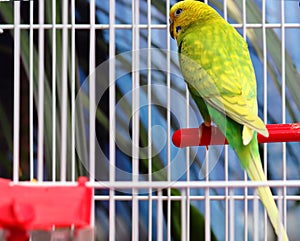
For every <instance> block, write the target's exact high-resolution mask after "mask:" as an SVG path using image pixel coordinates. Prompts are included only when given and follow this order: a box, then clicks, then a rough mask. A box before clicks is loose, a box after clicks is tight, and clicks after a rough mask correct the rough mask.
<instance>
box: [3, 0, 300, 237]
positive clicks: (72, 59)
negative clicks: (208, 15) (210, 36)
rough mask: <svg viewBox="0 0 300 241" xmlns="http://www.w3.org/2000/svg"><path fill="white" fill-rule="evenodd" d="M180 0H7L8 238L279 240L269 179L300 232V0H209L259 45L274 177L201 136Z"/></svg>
mask: <svg viewBox="0 0 300 241" xmlns="http://www.w3.org/2000/svg"><path fill="white" fill-rule="evenodd" d="M176 2H177V1H176V0H164V1H161V0H89V1H86V0H81V1H75V0H69V1H56V0H47V1H45V0H29V1H25V0H20V1H17V0H7V1H4V0H0V29H1V34H0V53H1V54H0V62H1V68H0V70H1V77H0V80H1V87H0V90H1V95H0V99H1V102H0V113H1V114H0V115H1V118H0V126H1V128H0V129H1V132H0V140H1V145H0V148H1V149H0V154H1V161H0V177H2V178H6V179H3V180H0V193H1V194H0V210H1V211H0V227H1V231H0V240H5V239H6V240H28V239H30V240H36V241H38V240H78V241H79V240H99V241H100V240H110V241H115V240H122V241H123V240H149V241H150V240H158V241H160V240H167V241H171V240H173V241H175V240H182V241H184V240H205V241H209V240H225V241H229V240H230V241H233V240H264V241H267V240H275V239H276V235H275V233H274V231H273V229H272V227H271V225H270V222H269V220H268V216H267V214H266V211H265V210H264V208H263V206H262V205H261V202H260V200H259V196H258V194H257V188H258V187H261V186H266V185H267V186H270V187H271V189H272V193H273V197H274V199H275V201H276V204H277V207H278V210H279V214H280V215H279V216H280V220H281V221H282V222H283V225H284V227H285V228H286V230H287V233H288V236H289V239H290V240H299V237H300V231H299V228H298V225H297V223H298V217H299V216H300V208H299V199H300V198H299V192H300V181H299V162H300V159H299V155H298V152H299V135H300V129H299V124H297V123H298V122H299V120H300V115H299V113H300V112H299V109H300V99H299V93H300V84H299V83H300V72H299V69H300V48H299V47H298V42H299V38H300V31H299V29H300V14H299V12H300V8H299V3H298V1H295V0H285V1H284V0H247V1H246V0H237V1H232V0H222V1H218V0H210V1H205V3H207V4H209V5H211V6H212V7H213V8H215V9H216V10H217V11H218V12H219V13H220V15H221V16H222V17H224V18H225V20H227V21H228V22H229V23H230V24H232V26H233V27H235V28H236V30H237V31H238V32H239V33H240V34H241V35H242V36H243V37H244V38H245V40H246V41H247V43H248V46H249V51H250V55H251V59H252V62H253V65H254V68H255V73H256V78H257V95H258V106H259V108H258V109H259V110H258V111H259V116H260V117H261V118H262V119H263V120H264V122H265V123H267V124H268V128H269V131H270V138H271V139H264V138H263V137H259V138H261V139H260V142H261V144H260V148H259V150H260V155H261V159H262V163H263V167H264V172H265V175H266V176H267V179H268V181H266V182H251V181H250V180H248V177H247V174H246V173H245V172H244V170H243V169H242V168H241V165H240V163H239V161H238V159H237V157H236V155H235V153H234V152H233V150H232V149H231V148H230V147H228V145H226V144H224V143H225V142H224V141H225V140H224V137H223V136H222V135H219V132H218V130H217V129H216V130H215V131H208V132H206V131H205V132H204V133H203V135H202V137H201V138H200V137H199V133H198V131H199V128H198V127H199V126H200V125H201V123H202V121H203V120H202V117H201V115H200V113H199V111H198V109H197V107H196V104H195V102H194V101H193V100H192V98H191V96H190V94H189V92H188V89H187V87H186V84H185V82H184V80H183V77H182V75H181V72H180V69H179V64H178V55H177V45H176V41H174V40H172V39H171V37H170V34H169V11H170V7H171V6H172V5H173V4H175V3H176ZM224 41H226V40H224ZM200 145H204V146H207V147H203V146H200ZM84 177H87V180H85V179H84ZM10 180H11V181H10ZM53 212H54V213H55V212H58V213H57V215H54V216H55V218H53V219H51V218H50V217H51V215H52V214H53ZM40 215H42V216H40ZM39 217H44V218H45V219H39ZM47 217H48V218H49V219H47ZM45 223H46V224H45ZM279 240H281V239H280V237H279Z"/></svg>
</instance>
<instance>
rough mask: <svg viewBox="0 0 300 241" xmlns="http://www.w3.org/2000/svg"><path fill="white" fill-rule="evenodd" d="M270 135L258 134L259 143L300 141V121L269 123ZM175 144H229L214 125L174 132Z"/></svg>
mask: <svg viewBox="0 0 300 241" xmlns="http://www.w3.org/2000/svg"><path fill="white" fill-rule="evenodd" d="M266 126H267V129H268V131H269V137H264V136H262V135H260V134H258V136H257V137H258V142H259V143H267V142H300V123H293V124H268V125H266ZM172 141H173V144H174V145H175V146H177V147H187V146H208V145H224V144H228V142H227V140H226V139H225V137H224V135H223V134H222V133H221V131H220V130H219V129H218V128H217V127H215V126H212V127H211V128H209V127H204V126H203V125H202V126H201V128H185V129H180V130H177V131H175V132H174V134H173V137H172Z"/></svg>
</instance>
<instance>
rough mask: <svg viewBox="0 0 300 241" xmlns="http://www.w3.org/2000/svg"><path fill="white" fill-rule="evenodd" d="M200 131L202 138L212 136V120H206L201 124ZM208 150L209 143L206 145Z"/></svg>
mask: <svg viewBox="0 0 300 241" xmlns="http://www.w3.org/2000/svg"><path fill="white" fill-rule="evenodd" d="M199 129H200V133H201V138H205V139H206V138H209V139H210V138H211V131H212V126H211V121H204V122H203V123H202V124H201V125H200V126H199ZM206 150H208V145H206Z"/></svg>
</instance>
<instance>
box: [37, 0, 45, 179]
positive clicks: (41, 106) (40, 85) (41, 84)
mask: <svg viewBox="0 0 300 241" xmlns="http://www.w3.org/2000/svg"><path fill="white" fill-rule="evenodd" d="M44 9H45V8H44V0H41V1H40V2H39V10H38V13H39V29H38V33H39V37H38V38H39V39H38V49H39V52H38V63H39V64H38V68H39V70H38V111H37V112H38V154H37V156H38V157H37V158H38V168H37V170H38V173H37V180H38V181H43V179H44V173H43V170H44V111H45V108H44V67H45V64H44V48H45V45H44V40H45V38H44V36H45V33H44V29H43V27H42V25H43V24H44V18H45V16H44Z"/></svg>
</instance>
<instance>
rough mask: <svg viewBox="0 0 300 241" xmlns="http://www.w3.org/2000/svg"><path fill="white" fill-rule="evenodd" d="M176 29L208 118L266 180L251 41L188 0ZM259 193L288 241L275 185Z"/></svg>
mask: <svg viewBox="0 0 300 241" xmlns="http://www.w3.org/2000/svg"><path fill="white" fill-rule="evenodd" d="M170 34H171V36H172V38H174V39H176V41H177V45H178V52H179V61H180V67H181V71H182V74H183V77H184V79H185V81H186V83H187V86H188V89H189V91H190V94H191V96H192V98H193V99H194V100H195V102H196V104H197V106H198V108H199V110H200V113H201V115H202V117H203V119H204V125H206V126H210V125H211V121H213V122H214V123H215V124H216V125H217V126H218V128H219V129H220V130H221V131H222V132H223V134H224V135H225V137H226V138H227V140H228V142H229V144H230V146H231V147H232V148H233V149H234V151H235V152H236V154H237V156H238V157H239V159H240V163H241V166H242V167H243V168H244V169H245V170H246V171H247V173H248V175H249V177H250V179H251V180H252V181H266V177H265V175H264V172H263V168H262V164H261V160H260V155H259V151H258V142H257V133H260V134H262V135H264V136H268V130H267V129H266V126H265V124H264V123H263V121H262V120H261V119H260V118H259V117H258V110H257V99H256V79H255V73H254V69H253V66H252V62H251V59H250V55H249V51H248V47H247V43H246V41H245V40H244V39H243V38H242V36H241V35H240V34H239V33H238V32H237V31H236V30H235V29H234V28H233V27H232V26H231V25H230V24H229V23H227V22H226V21H225V20H224V19H223V18H222V17H221V16H220V15H219V14H218V13H217V12H216V11H215V10H214V9H213V8H211V7H210V6H208V5H207V4H204V3H202V2H199V1H194V0H185V1H181V2H178V3H176V4H175V5H174V6H173V7H172V8H171V10H170ZM257 190H258V194H259V197H260V199H261V201H262V203H263V205H264V207H265V209H266V210H267V213H268V215H269V218H270V221H271V223H272V225H273V227H274V230H275V232H276V234H277V235H278V236H281V237H282V240H284V241H287V240H288V237H287V234H286V231H285V229H284V227H283V225H282V223H281V222H280V221H279V212H278V209H277V207H276V204H275V201H274V199H273V197H272V193H271V190H270V188H269V187H259V188H258V189H257Z"/></svg>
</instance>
